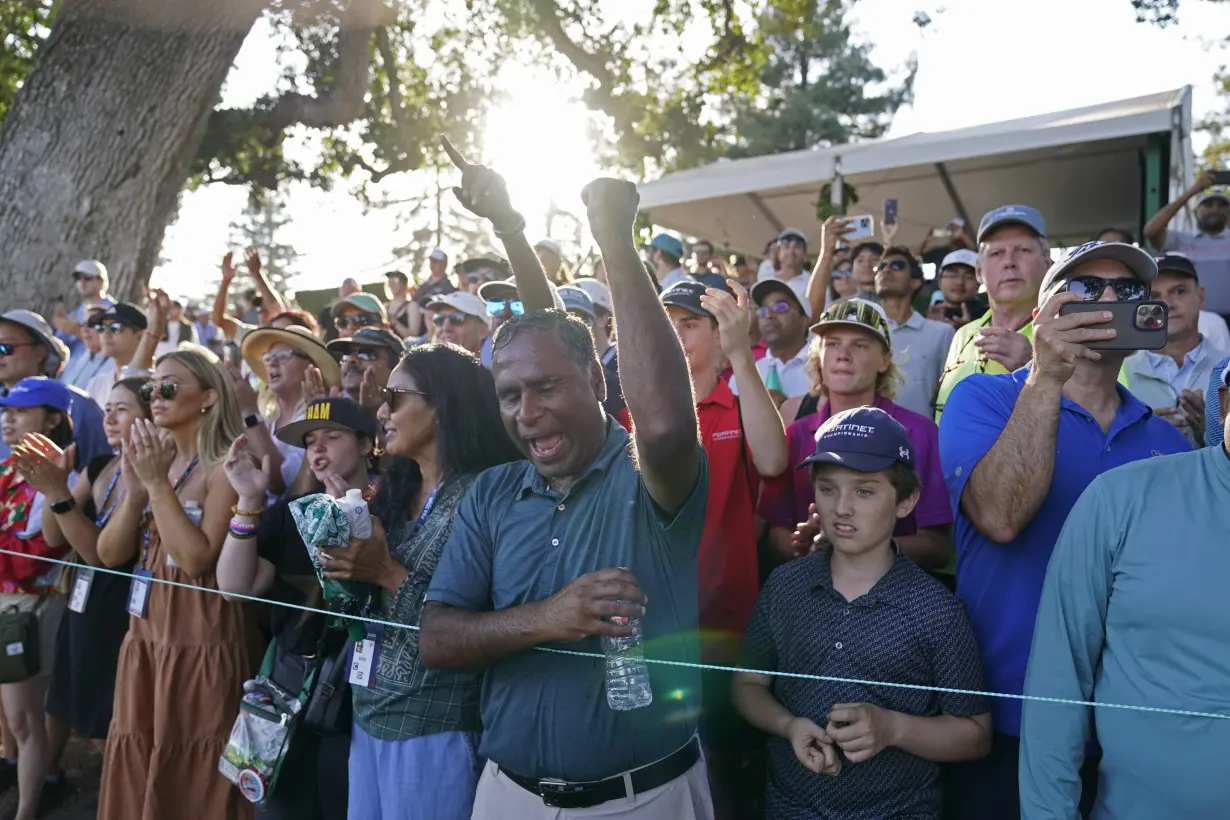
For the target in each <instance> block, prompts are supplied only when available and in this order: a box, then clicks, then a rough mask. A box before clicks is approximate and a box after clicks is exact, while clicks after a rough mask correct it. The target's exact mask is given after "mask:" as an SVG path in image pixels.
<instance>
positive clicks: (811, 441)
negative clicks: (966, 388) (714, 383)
mask: <svg viewBox="0 0 1230 820" xmlns="http://www.w3.org/2000/svg"><path fill="white" fill-rule="evenodd" d="M874 406H875V407H878V408H880V409H881V410H883V411H884V412H885V413H888V414H889V415H890V416H892V417H893V418H895V419H896V420H897V421H899V422H901V426H902V427H904V428H905V431H906V432H907V433H909V435H910V441H911V442H913V444H914V458H915V461H914V469H915V471H916V472H917V473H918V479H919V482H920V484H921V490H920V493H919V497H918V504H917V505H916V506H915V507H914V511H913V512H911V513H910V514H909V515H908V516H906V517H905V518H902V519H900V520H899V521H898V522H897V529H896V530H894V531H893V535H895V536H900V535H913V534H914V533H916V532H918V528H919V527H942V526H945V525H947V524H951V523H952V507H951V506H950V505H949V503H948V489H947V487H946V486H945V484H944V473H943V470H942V469H941V468H940V443H939V430H938V429H937V428H936V426H935V422H933V421H931V419H929V418H927V417H926V416H920V415H919V414H918V413H915V412H913V411H911V410H907V409H905V408H904V407H902V406H900V405H898V404H894V403H893V402H891V401H889V400H888V399H886V398H883V397H882V396H880V397H877V398H876V400H875V403H874ZM828 418H829V403H828V402H827V401H826V402H825V403H824V404H822V405H820V409H819V410H818V411H816V412H815V413H813V414H811V415H810V416H804V417H803V418H801V419H799V420H798V421H796V422H794V423H793V424H791V425H789V426H788V427H787V428H786V444H787V446H788V447H789V449H790V468H789V469H788V470H786V472H784V473H782V474H781V475H779V476H774V477H773V478H767V479H765V486H764V492H763V493H761V496H760V516H761V518H763V519H764V520H765V521H767V522H769V524H770V525H771V526H774V527H789V528H790V529H794V527H795V525H796V524H798V523H799V522H801V521H806V520H807V508H808V505H810V504H811V503H812V502H813V501H815V494H814V492H813V491H812V487H811V477H810V471H809V470H806V469H803V470H797V469H795V467H797V466H798V465H799V464H800V463H802V461H803V459H805V458H807V457H808V456H810V455H811V454H812V453H814V452H815V450H816V431H817V430H819V429H820V425H822V424H824V422H826V421H828Z"/></svg>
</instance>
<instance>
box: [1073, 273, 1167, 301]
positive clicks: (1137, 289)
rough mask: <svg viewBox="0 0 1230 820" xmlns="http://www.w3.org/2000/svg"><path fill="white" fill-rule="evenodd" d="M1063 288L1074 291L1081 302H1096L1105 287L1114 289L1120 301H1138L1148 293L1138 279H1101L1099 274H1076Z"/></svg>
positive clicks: (1116, 297)
mask: <svg viewBox="0 0 1230 820" xmlns="http://www.w3.org/2000/svg"><path fill="white" fill-rule="evenodd" d="M1064 284H1065V287H1064V289H1065V290H1066V291H1067V292H1068V293H1075V294H1076V295H1077V296H1079V297H1080V298H1081V301H1083V302H1096V301H1098V300H1099V299H1101V298H1102V294H1103V293H1104V292H1105V291H1106V289H1107V288H1108V287H1109V288H1112V289H1113V290H1114V291H1115V299H1116V300H1118V301H1120V302H1139V301H1140V300H1141V299H1144V298H1145V297H1147V296H1148V295H1149V289H1148V288H1147V287H1146V286H1145V283H1144V282H1141V281H1140V280H1139V279H1103V278H1102V277H1101V276H1076V277H1073V278H1071V279H1069V280H1068V281H1067V282H1066V283H1064Z"/></svg>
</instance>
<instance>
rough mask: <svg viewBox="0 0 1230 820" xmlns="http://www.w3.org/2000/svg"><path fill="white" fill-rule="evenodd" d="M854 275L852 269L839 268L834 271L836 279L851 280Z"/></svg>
mask: <svg viewBox="0 0 1230 820" xmlns="http://www.w3.org/2000/svg"><path fill="white" fill-rule="evenodd" d="M853 275H854V270H853V269H852V268H837V269H836V270H834V271H833V278H834V279H849V278H850V277H851V276H853Z"/></svg>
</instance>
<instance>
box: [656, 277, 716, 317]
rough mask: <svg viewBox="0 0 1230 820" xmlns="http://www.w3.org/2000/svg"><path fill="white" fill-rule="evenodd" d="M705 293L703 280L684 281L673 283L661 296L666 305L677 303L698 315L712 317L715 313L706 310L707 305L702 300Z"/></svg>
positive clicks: (678, 305)
mask: <svg viewBox="0 0 1230 820" xmlns="http://www.w3.org/2000/svg"><path fill="white" fill-rule="evenodd" d="M704 293H705V285H704V283H703V282H689V281H684V282H679V283H678V284H676V285H673V286H672V287H671V289H670V290H668V291H666V292H665V293H663V294H662V296H661V297H660V298H661V299H662V304H664V305H675V306H676V307H681V308H683V309H684V310H688V311H691V312H692V313H695V314H696V315H697V316H708V317H709V318H710V319H712V318H713V314H712V313H710V312H709V311H707V310H705V306H704V305H702V304H701V302H700V297H701V296H702V295H704Z"/></svg>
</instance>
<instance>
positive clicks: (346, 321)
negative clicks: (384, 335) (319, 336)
mask: <svg viewBox="0 0 1230 820" xmlns="http://www.w3.org/2000/svg"><path fill="white" fill-rule="evenodd" d="M333 324H334V325H336V326H337V329H338V330H345V329H346V328H348V327H372V326H374V325H378V324H380V320H379V319H377V318H376V317H375V316H372V315H371V314H370V313H356V314H355V315H353V316H338V317H337V318H336V319H334V320H333Z"/></svg>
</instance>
